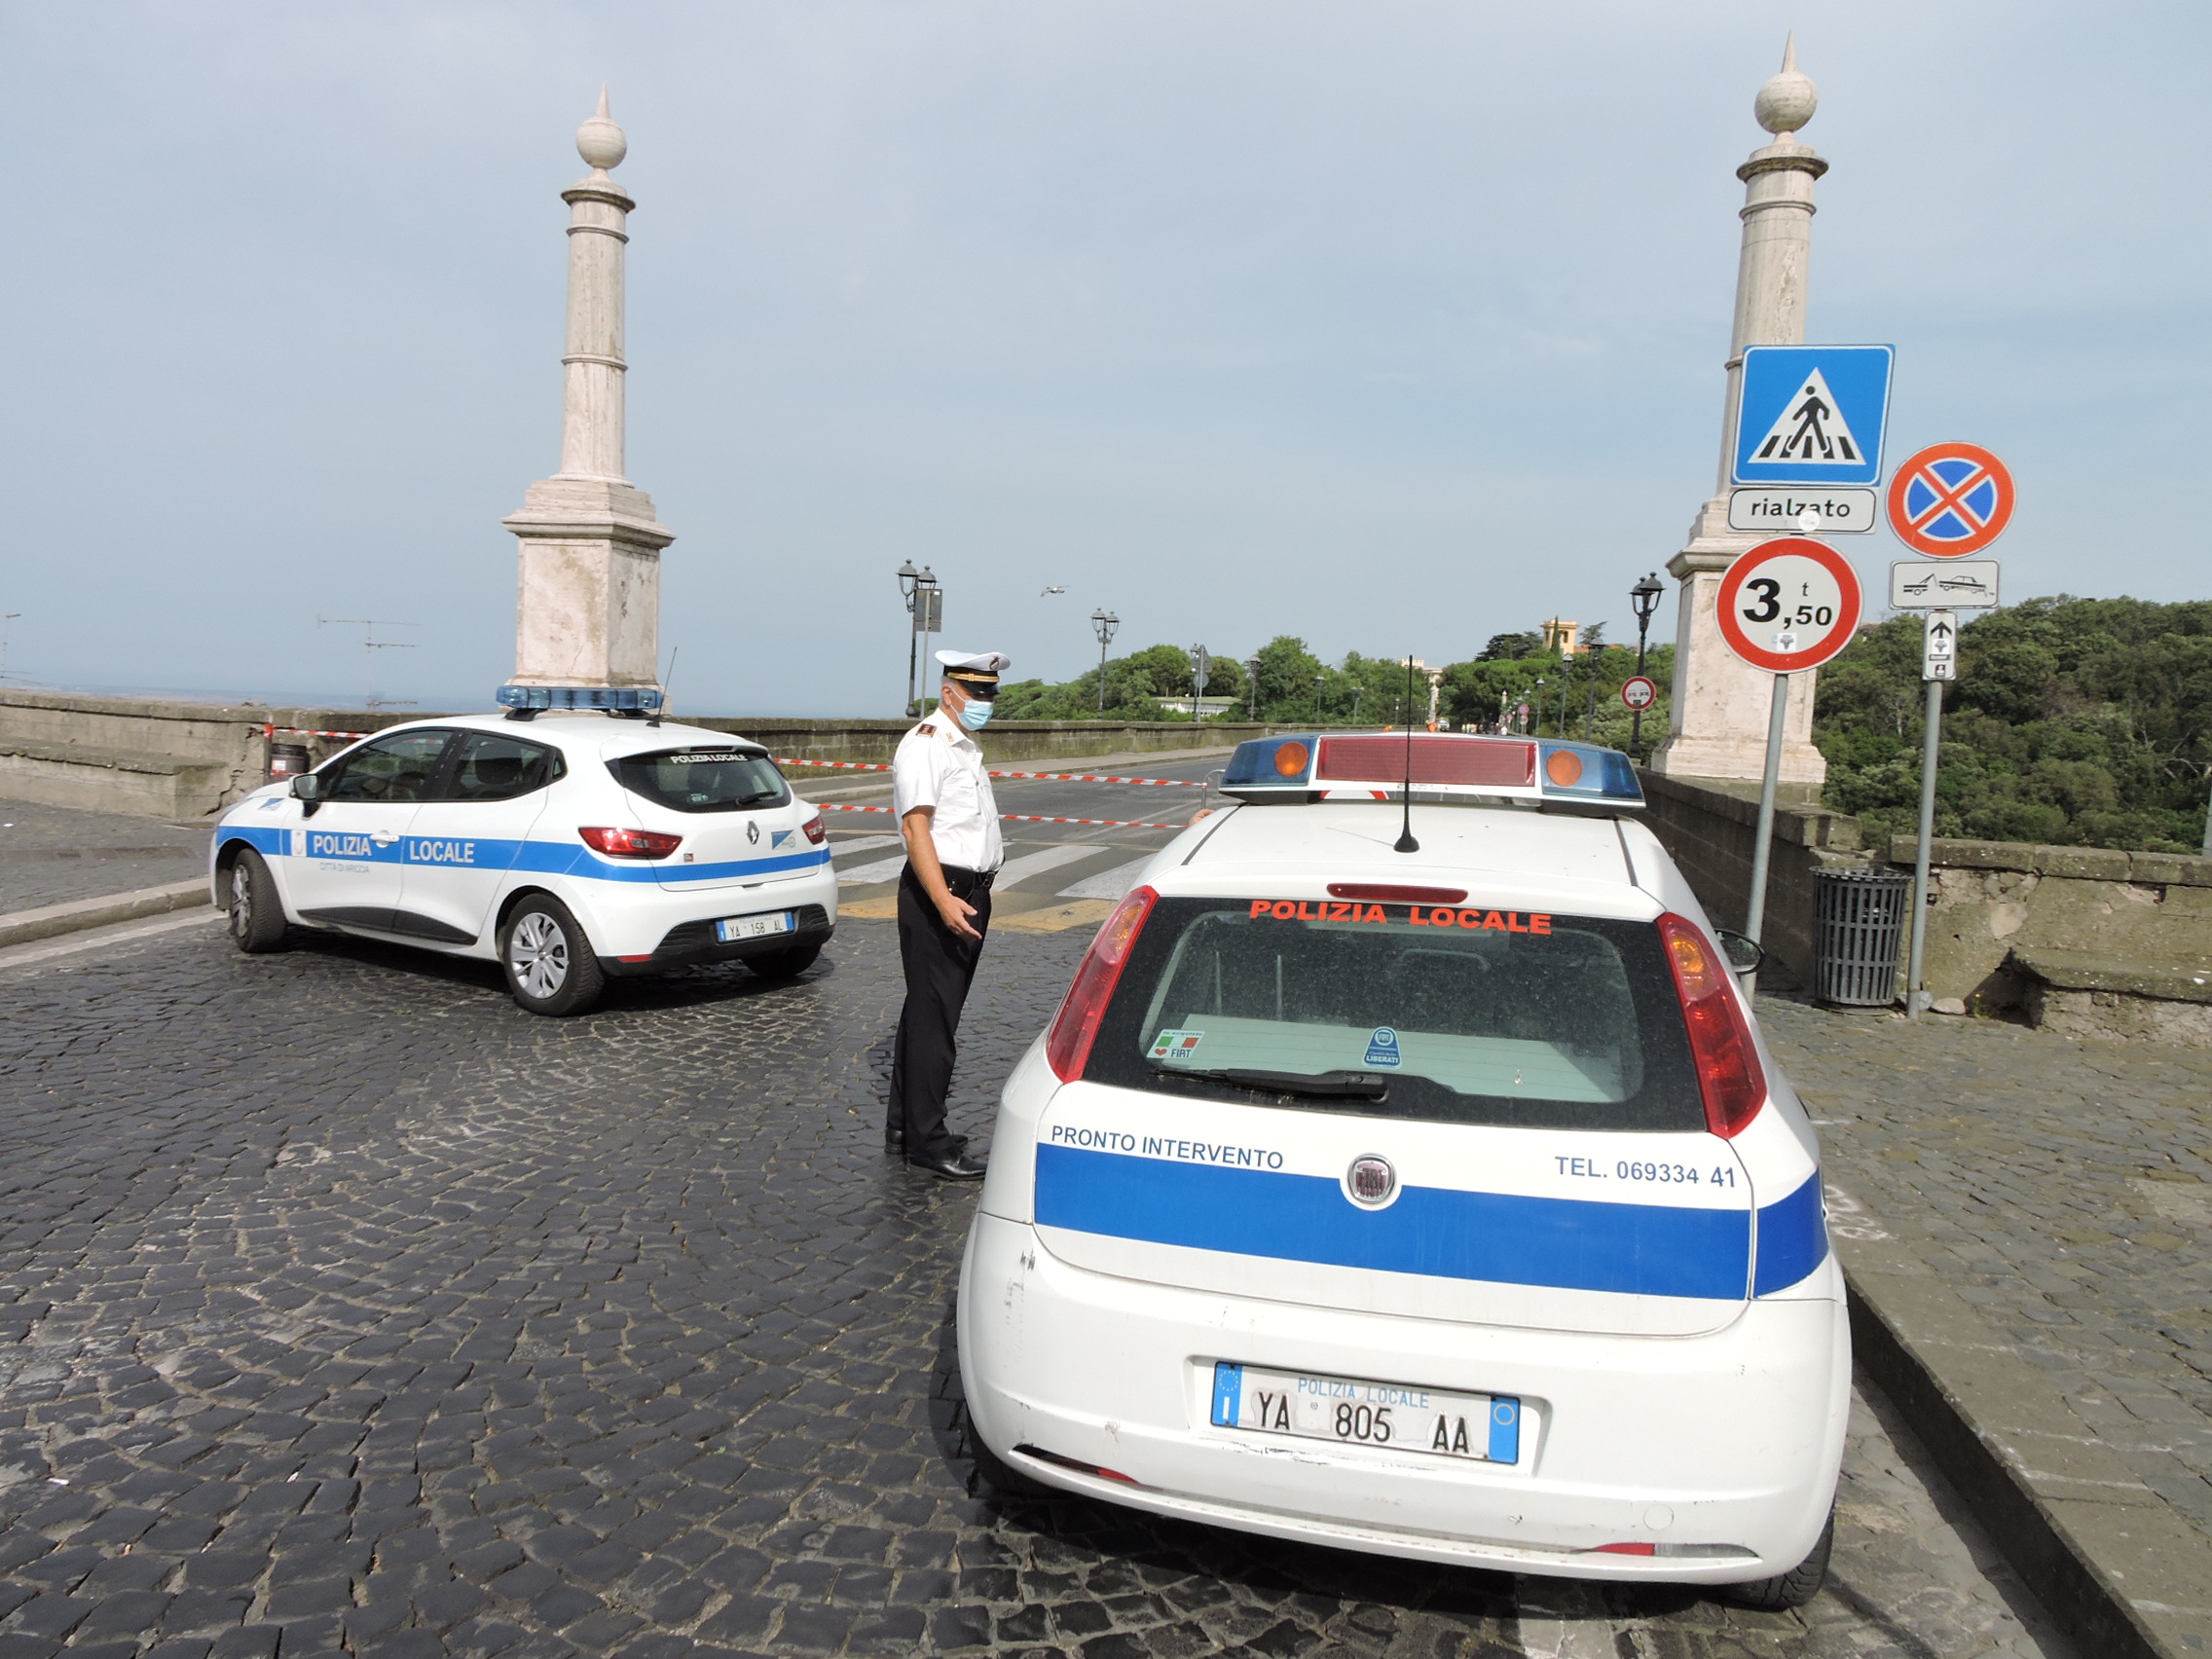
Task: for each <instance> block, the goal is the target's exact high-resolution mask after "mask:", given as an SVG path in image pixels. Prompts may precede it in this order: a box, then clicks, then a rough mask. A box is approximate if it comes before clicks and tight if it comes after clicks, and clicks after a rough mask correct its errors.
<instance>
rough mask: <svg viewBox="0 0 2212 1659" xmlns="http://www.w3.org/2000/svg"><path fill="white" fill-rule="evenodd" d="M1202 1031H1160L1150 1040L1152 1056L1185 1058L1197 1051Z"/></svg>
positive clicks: (1157, 1057) (1164, 1058) (1169, 1058)
mask: <svg viewBox="0 0 2212 1659" xmlns="http://www.w3.org/2000/svg"><path fill="white" fill-rule="evenodd" d="M1204 1036H1205V1033H1204V1032H1203V1031H1162V1032H1161V1034H1160V1035H1159V1036H1157V1037H1155V1038H1154V1039H1153V1040H1152V1058H1154V1059H1156V1060H1187V1059H1189V1058H1190V1057H1191V1055H1192V1054H1193V1053H1194V1052H1195V1051H1197V1049H1198V1042H1199V1039H1201V1038H1202V1037H1204Z"/></svg>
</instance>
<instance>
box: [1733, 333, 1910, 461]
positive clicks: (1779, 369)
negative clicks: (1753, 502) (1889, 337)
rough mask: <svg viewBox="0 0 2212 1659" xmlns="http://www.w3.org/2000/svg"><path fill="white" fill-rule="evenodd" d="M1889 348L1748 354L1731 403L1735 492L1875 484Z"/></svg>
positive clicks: (1760, 349) (1892, 353) (1886, 406)
mask: <svg viewBox="0 0 2212 1659" xmlns="http://www.w3.org/2000/svg"><path fill="white" fill-rule="evenodd" d="M1896 357H1897V350H1896V348H1895V347H1891V346H1749V347H1746V348H1745V349H1744V373H1743V382H1742V387H1741V389H1740V390H1739V392H1738V395H1737V400H1736V453H1735V455H1734V456H1733V458H1732V460H1733V462H1734V473H1733V476H1734V480H1735V482H1736V483H1738V484H1878V483H1880V482H1881V477H1882V430H1883V427H1884V425H1885V424H1887V422H1888V420H1889V410H1890V369H1891V366H1892V364H1893V363H1894V362H1895V361H1896Z"/></svg>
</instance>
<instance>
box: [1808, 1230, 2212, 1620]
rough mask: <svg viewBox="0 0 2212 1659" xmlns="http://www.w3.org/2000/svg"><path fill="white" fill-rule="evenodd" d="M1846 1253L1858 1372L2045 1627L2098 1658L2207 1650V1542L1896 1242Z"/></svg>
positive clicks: (1863, 1243) (1849, 1246)
mask: <svg viewBox="0 0 2212 1659" xmlns="http://www.w3.org/2000/svg"><path fill="white" fill-rule="evenodd" d="M1836 1249H1837V1254H1838V1255H1839V1256H1840V1257H1841V1258H1842V1260H1843V1265H1844V1275H1845V1278H1846V1280H1847V1281H1848V1283H1849V1286H1850V1297H1851V1340H1852V1347H1853V1350H1854V1353H1855V1354H1856V1356H1857V1359H1858V1362H1859V1364H1860V1365H1861V1366H1862V1367H1863V1368H1864V1369H1865V1371H1866V1374H1867V1375H1868V1376H1870V1377H1871V1378H1873V1379H1874V1380H1875V1382H1877V1383H1880V1385H1881V1386H1882V1388H1883V1389H1884V1390H1885V1391H1886V1392H1887V1393H1888V1394H1889V1396H1890V1398H1891V1399H1892V1400H1893V1401H1894V1402H1895V1403H1896V1405H1897V1407H1898V1409H1899V1411H1900V1412H1902V1413H1903V1414H1904V1416H1905V1418H1906V1419H1907V1420H1908V1421H1909V1422H1910V1423H1911V1424H1912V1427H1913V1430H1914V1432H1915V1433H1917V1434H1918V1435H1919V1436H1920V1438H1921V1440H1922V1442H1923V1444H1925V1445H1926V1447H1927V1448H1928V1453H1929V1456H1932V1457H1933V1458H1934V1459H1935V1461H1936V1466H1937V1467H1938V1468H1940V1469H1941V1470H1942V1472H1943V1474H1944V1476H1945V1477H1946V1478H1947V1479H1949V1480H1950V1482H1951V1484H1952V1485H1953V1486H1954V1487H1956V1488H1957V1489H1958V1491H1959V1493H1960V1495H1961V1496H1963V1497H1964V1498H1965V1499H1966V1500H1967V1502H1968V1504H1969V1505H1970V1506H1971V1507H1972V1510H1973V1512H1974V1514H1975V1516H1976V1518H1977V1519H1979V1520H1980V1522H1981V1524H1982V1525H1983V1527H1985V1528H1986V1529H1987V1530H1988V1531H1989V1534H1990V1536H1991V1538H1992V1539H1994V1540H1995V1542H1996V1544H1997V1546H1998V1548H1999V1549H2000V1550H2002V1551H2003V1552H2004V1554H2005V1557H2006V1559H2007V1560H2008V1561H2009V1562H2010V1563H2011V1564H2012V1566H2013V1567H2014V1568H2015V1569H2016V1570H2017V1571H2018V1572H2019V1574H2020V1576H2021V1577H2022V1578H2023V1579H2025V1580H2026V1581H2027V1583H2028V1584H2029V1585H2030V1586H2031V1587H2032V1588H2033V1589H2034V1590H2035V1592H2036V1595H2037V1596H2038V1597H2039V1599H2040V1600H2041V1601H2042V1602H2043V1604H2044V1606H2045V1607H2046V1609H2047V1610H2048V1611H2049V1613H2050V1615H2051V1617H2052V1618H2054V1619H2056V1620H2057V1621H2058V1623H2059V1624H2060V1625H2061V1626H2062V1627H2064V1628H2065V1629H2066V1630H2067V1632H2068V1633H2069V1634H2070V1635H2071V1636H2073V1638H2074V1639H2075V1640H2076V1641H2078V1642H2080V1643H2081V1645H2082V1647H2083V1651H2084V1652H2086V1653H2094V1654H2096V1655H2098V1656H2099V1659H2203V1656H2204V1655H2206V1654H2208V1653H2212V1540H2207V1539H2206V1538H2205V1537H2204V1535H2203V1534H2202V1533H2201V1532H2199V1531H2197V1530H2195V1529H2194V1527H2192V1526H2190V1525H2189V1523H2188V1522H2186V1521H2185V1520H2183V1519H2182V1518H2181V1517H2180V1516H2179V1515H2177V1514H2176V1513H2175V1512H2174V1511H2173V1510H2172V1509H2171V1508H2169V1507H2168V1506H2167V1505H2166V1503H2165V1501H2164V1500H2163V1499H2162V1498H2160V1497H2159V1496H2158V1494H2157V1493H2155V1492H2153V1491H2152V1490H2151V1489H2150V1488H2149V1487H2147V1486H2145V1485H2144V1484H2143V1482H2142V1481H2141V1480H2139V1479H2138V1478H2136V1475H2135V1472H2134V1471H2133V1470H2132V1469H2130V1468H2129V1467H2128V1466H2127V1465H2126V1464H2125V1463H2124V1462H2122V1461H2121V1460H2120V1457H2119V1456H2117V1455H2116V1454H2115V1453H2114V1452H2113V1451H2112V1450H2111V1449H2110V1448H2109V1447H2106V1446H2104V1445H2102V1444H2101V1443H2099V1442H2098V1441H2097V1440H2096V1439H2095V1437H2094V1436H2093V1435H2091V1434H2089V1433H2088V1432H2087V1425H2086V1424H2085V1423H2083V1421H2082V1419H2080V1418H2078V1417H2077V1416H2075V1415H2074V1413H2073V1412H2071V1411H2070V1410H2068V1408H2067V1406H2066V1404H2065V1402H2064V1401H2063V1400H2062V1399H2061V1398H2060V1397H2059V1394H2058V1390H2057V1388H2056V1387H2054V1386H2053V1385H2052V1384H2051V1383H2050V1381H2049V1379H2048V1378H2047V1376H2046V1373H2045V1372H2044V1371H2043V1369H2042V1368H2041V1367H2038V1366H2036V1365H2035V1364H2034V1363H2032V1362H2031V1361H2029V1360H2028V1359H2026V1358H2025V1357H2024V1356H2023V1355H2022V1354H2021V1353H2020V1351H2019V1349H2018V1346H2017V1345H2016V1344H2015V1343H2012V1342H2009V1341H2008V1340H2007V1339H2006V1338H2005V1337H2004V1336H2003V1335H2002V1334H2001V1333H2000V1332H1998V1331H1996V1330H1995V1329H1993V1328H1992V1327H1991V1326H1990V1325H1989V1324H1988V1323H1987V1322H1986V1321H1985V1320H1984V1319H1983V1318H1982V1317H1981V1315H1980V1314H1979V1313H1978V1312H1977V1311H1976V1310H1975V1309H1973V1307H1972V1305H1971V1304H1969V1303H1968V1302H1967V1301H1966V1300H1965V1299H1964V1298H1962V1297H1960V1296H1959V1295H1958V1294H1957V1293H1956V1292H1955V1291H1953V1290H1952V1289H1951V1288H1950V1287H1949V1286H1948V1285H1946V1284H1944V1283H1943V1282H1942V1281H1941V1280H1940V1279H1939V1278H1937V1277H1936V1275H1935V1274H1934V1273H1933V1272H1930V1270H1929V1268H1928V1267H1927V1265H1926V1264H1925V1263H1923V1262H1921V1261H1919V1260H1918V1259H1917V1258H1915V1257H1914V1256H1913V1255H1912V1254H1911V1253H1910V1252H1909V1251H1908V1250H1907V1249H1906V1248H1904V1247H1903V1245H1902V1242H1901V1241H1899V1240H1897V1239H1885V1240H1880V1241H1877V1240H1870V1239H1853V1238H1838V1239H1837V1240H1836Z"/></svg>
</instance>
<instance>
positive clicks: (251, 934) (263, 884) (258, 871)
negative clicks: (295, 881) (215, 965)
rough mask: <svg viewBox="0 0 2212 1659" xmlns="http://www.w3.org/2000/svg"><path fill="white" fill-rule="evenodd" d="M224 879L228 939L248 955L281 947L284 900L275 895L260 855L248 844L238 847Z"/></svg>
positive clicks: (272, 884) (273, 883)
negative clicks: (227, 915)
mask: <svg viewBox="0 0 2212 1659" xmlns="http://www.w3.org/2000/svg"><path fill="white" fill-rule="evenodd" d="M225 881H226V883H227V888H226V893H225V903H226V906H227V908H228V910H229V913H230V935H231V942H232V943H233V944H235V945H237V946H238V947H239V948H240V950H242V951H244V952H245V953H246V954H247V955H248V956H259V955H261V954H263V953H264V952H265V951H271V950H280V949H282V948H283V944H284V901H283V900H281V899H279V898H278V897H277V896H276V877H275V876H273V875H271V874H270V873H269V866H268V865H266V864H264V863H263V862H262V858H261V855H260V854H259V853H257V852H255V851H254V850H253V849H252V848H251V847H246V848H243V849H241V850H240V853H239V856H238V857H237V858H235V859H233V860H232V861H231V867H230V871H229V873H228V875H227V876H226V877H225Z"/></svg>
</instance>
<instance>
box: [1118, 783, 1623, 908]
mask: <svg viewBox="0 0 2212 1659" xmlns="http://www.w3.org/2000/svg"><path fill="white" fill-rule="evenodd" d="M1400 811H1401V809H1400V807H1399V805H1398V803H1396V802H1383V801H1376V802H1362V801H1318V802H1314V803H1312V804H1309V805H1287V804H1286V805H1280V806H1274V805H1269V806H1237V807H1232V808H1230V809H1228V810H1227V811H1226V812H1224V813H1223V814H1222V819H1223V822H1221V823H1220V825H1219V826H1218V828H1216V829H1215V830H1213V832H1212V833H1211V834H1207V835H1205V836H1204V838H1203V839H1202V840H1200V841H1199V842H1198V846H1197V847H1196V849H1195V850H1194V851H1192V852H1191V853H1189V854H1188V855H1187V856H1186V857H1185V858H1184V859H1183V860H1182V861H1181V862H1179V863H1178V864H1177V865H1175V866H1173V867H1171V868H1169V869H1165V870H1161V871H1160V872H1159V874H1158V876H1157V877H1156V878H1155V879H1154V880H1153V882H1152V885H1153V887H1154V888H1155V890H1157V891H1158V892H1160V893H1161V895H1162V896H1172V895H1175V894H1194V895H1200V894H1202V895H1209V896H1214V895H1218V896H1221V897H1258V896H1259V895H1260V893H1261V892H1262V890H1263V889H1266V890H1267V891H1270V892H1274V891H1277V890H1281V891H1282V892H1283V896H1284V897H1288V898H1295V897H1299V896H1300V895H1298V894H1296V893H1294V892H1291V891H1289V888H1290V886H1291V885H1294V884H1295V885H1304V886H1309V887H1313V888H1314V889H1315V892H1316V895H1317V894H1318V892H1319V891H1320V890H1322V889H1323V888H1325V887H1326V884H1327V883H1328V882H1330V881H1345V880H1350V881H1358V882H1363V883H1373V882H1380V883H1390V884H1399V885H1407V886H1422V885H1427V886H1450V885H1453V884H1455V883H1456V884H1460V885H1466V884H1468V883H1469V882H1479V883H1480V890H1481V891H1483V892H1502V891H1504V890H1507V889H1514V890H1522V891H1527V892H1530V893H1534V892H1537V891H1539V890H1540V891H1542V892H1547V893H1557V894H1558V895H1559V897H1560V898H1561V899H1562V900H1565V899H1567V898H1568V897H1569V896H1573V895H1580V896H1581V897H1583V898H1585V899H1588V900H1590V901H1592V902H1594V903H1596V902H1603V903H1604V904H1605V905H1606V907H1607V908H1612V907H1615V906H1620V905H1623V904H1626V905H1627V906H1628V907H1629V908H1632V909H1635V910H1637V911H1639V912H1640V913H1641V911H1643V910H1644V909H1646V908H1648V907H1649V906H1650V904H1651V903H1653V902H1652V901H1651V900H1650V898H1649V896H1648V895H1645V894H1643V893H1641V891H1640V890H1639V889H1638V887H1637V885H1636V878H1635V874H1634V872H1633V871H1632V870H1631V868H1630V866H1629V857H1628V852H1627V850H1626V848H1625V847H1624V846H1623V844H1622V840H1621V835H1622V830H1621V827H1620V826H1619V824H1618V823H1617V822H1616V821H1615V820H1613V819H1611V818H1596V817H1578V816H1568V815H1567V814H1564V813H1550V812H1538V811H1534V810H1531V809H1530V808H1528V807H1520V806H1472V805H1457V804H1453V805H1427V804H1423V803H1422V802H1419V801H1418V800H1417V801H1416V802H1415V803H1414V809H1413V830H1414V837H1415V839H1416V840H1418V841H1419V843H1420V850H1419V852H1413V853H1400V852H1397V851H1395V850H1394V849H1395V846H1396V843H1397V839H1398V831H1399V829H1400V826H1401V817H1400ZM1208 822H1210V821H1208ZM1205 828H1206V825H1205V823H1201V824H1199V826H1198V830H1201V831H1202V830H1204V829H1205Z"/></svg>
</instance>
